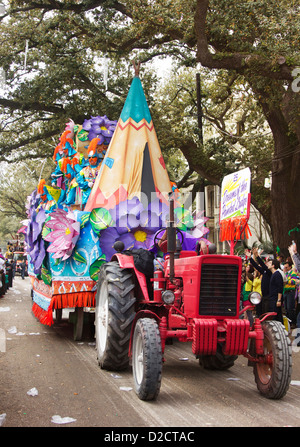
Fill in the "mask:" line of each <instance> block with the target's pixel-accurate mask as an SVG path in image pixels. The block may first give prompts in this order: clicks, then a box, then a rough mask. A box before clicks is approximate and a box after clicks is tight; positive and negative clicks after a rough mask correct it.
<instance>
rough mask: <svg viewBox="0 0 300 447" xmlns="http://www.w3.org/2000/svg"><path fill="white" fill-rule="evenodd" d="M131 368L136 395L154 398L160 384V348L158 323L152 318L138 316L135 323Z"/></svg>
mask: <svg viewBox="0 0 300 447" xmlns="http://www.w3.org/2000/svg"><path fill="white" fill-rule="evenodd" d="M132 369H133V378H134V385H135V391H136V393H137V395H138V397H139V398H140V399H141V400H154V399H156V398H157V396H158V394H159V390H160V385H161V374H162V348H161V338H160V333H159V329H158V325H157V323H156V321H155V320H154V319H153V318H140V319H139V320H138V321H137V323H136V326H135V329H134V335H133V348H132Z"/></svg>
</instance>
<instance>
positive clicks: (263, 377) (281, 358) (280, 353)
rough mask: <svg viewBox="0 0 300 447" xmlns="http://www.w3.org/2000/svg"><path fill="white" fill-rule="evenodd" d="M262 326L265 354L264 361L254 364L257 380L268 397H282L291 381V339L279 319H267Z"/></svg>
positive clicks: (259, 387) (261, 390)
mask: <svg viewBox="0 0 300 447" xmlns="http://www.w3.org/2000/svg"><path fill="white" fill-rule="evenodd" d="M262 328H263V331H264V342H263V343H264V355H263V358H262V360H263V362H257V363H255V364H254V368H253V372H254V377H255V382H256V385H257V388H258V390H259V391H260V393H261V394H263V395H264V396H265V397H267V398H268V399H281V398H282V397H283V396H284V395H285V394H286V392H287V390H288V388H289V385H290V381H291V374H292V348H291V341H290V339H289V338H288V336H287V333H286V331H285V328H284V326H283V325H282V324H281V323H280V322H279V321H266V322H264V323H262ZM252 346H253V345H252Z"/></svg>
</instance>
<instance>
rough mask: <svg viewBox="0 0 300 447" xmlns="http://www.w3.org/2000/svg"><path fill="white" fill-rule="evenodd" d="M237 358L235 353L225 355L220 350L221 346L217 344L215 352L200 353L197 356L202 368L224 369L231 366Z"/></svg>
mask: <svg viewBox="0 0 300 447" xmlns="http://www.w3.org/2000/svg"><path fill="white" fill-rule="evenodd" d="M237 358H238V356H237V355H225V354H224V353H223V351H222V346H221V345H220V344H218V345H217V352H216V354H215V355H201V356H200V357H199V364H200V366H202V367H203V368H204V369H212V370H214V369H217V370H225V369H229V368H231V367H232V366H233V365H234V361H235V360H236V359H237Z"/></svg>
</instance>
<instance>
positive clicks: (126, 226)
mask: <svg viewBox="0 0 300 447" xmlns="http://www.w3.org/2000/svg"><path fill="white" fill-rule="evenodd" d="M168 212H169V209H168V207H167V206H166V205H164V204H162V203H161V202H159V201H158V200H157V201H154V202H151V203H150V204H149V206H148V207H147V209H144V207H143V205H142V203H141V202H140V201H139V199H138V198H137V197H134V198H133V199H131V200H126V201H124V202H120V203H119V205H117V206H116V207H115V208H114V209H112V210H110V214H111V216H112V218H113V220H114V225H115V226H113V227H112V226H110V227H109V228H106V229H105V230H102V231H101V233H100V247H101V250H102V252H103V253H104V254H105V255H106V259H107V260H110V259H111V257H112V256H113V254H114V253H115V250H114V248H113V245H114V243H115V242H116V241H122V242H123V243H124V246H125V250H129V249H132V248H144V249H146V250H149V249H150V248H151V246H152V245H153V239H154V235H155V233H156V232H157V231H158V230H159V229H160V228H161V227H163V226H166V215H167V214H168Z"/></svg>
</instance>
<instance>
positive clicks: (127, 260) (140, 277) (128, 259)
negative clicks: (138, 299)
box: [111, 253, 149, 301]
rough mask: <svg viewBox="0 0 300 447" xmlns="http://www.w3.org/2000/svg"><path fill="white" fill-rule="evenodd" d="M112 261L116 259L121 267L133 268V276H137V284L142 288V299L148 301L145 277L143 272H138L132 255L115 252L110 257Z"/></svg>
mask: <svg viewBox="0 0 300 447" xmlns="http://www.w3.org/2000/svg"><path fill="white" fill-rule="evenodd" d="M111 260H112V261H117V262H118V263H119V266H120V267H121V268H123V269H132V270H134V273H135V276H136V278H137V281H138V283H139V286H140V288H141V290H142V294H143V296H144V299H145V300H146V301H149V294H148V288H147V281H146V277H145V275H144V274H143V273H141V272H139V271H138V270H137V269H136V267H135V265H134V260H133V256H128V255H123V254H122V253H116V254H114V255H113V257H112V258H111Z"/></svg>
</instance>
